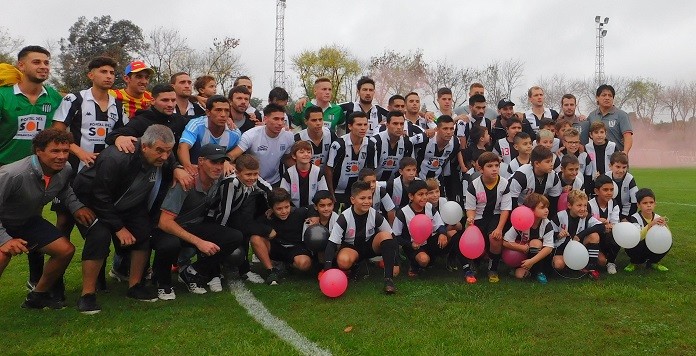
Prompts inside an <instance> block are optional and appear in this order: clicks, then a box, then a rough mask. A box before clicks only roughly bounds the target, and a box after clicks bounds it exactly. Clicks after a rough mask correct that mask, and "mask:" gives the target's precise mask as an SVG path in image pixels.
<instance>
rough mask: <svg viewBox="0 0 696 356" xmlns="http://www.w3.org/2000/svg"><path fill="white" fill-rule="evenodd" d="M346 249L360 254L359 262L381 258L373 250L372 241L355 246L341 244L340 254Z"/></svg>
mask: <svg viewBox="0 0 696 356" xmlns="http://www.w3.org/2000/svg"><path fill="white" fill-rule="evenodd" d="M344 248H349V249H352V250H354V251H356V252H357V253H358V261H362V260H365V259H368V258H372V257H377V256H379V254H378V253H376V252H375V251H374V250H373V249H372V240H369V241H366V242H363V243H361V244H355V245H354V244H349V243H345V242H344V243H342V244H341V248H340V249H339V252H340V251H341V250H342V249H344Z"/></svg>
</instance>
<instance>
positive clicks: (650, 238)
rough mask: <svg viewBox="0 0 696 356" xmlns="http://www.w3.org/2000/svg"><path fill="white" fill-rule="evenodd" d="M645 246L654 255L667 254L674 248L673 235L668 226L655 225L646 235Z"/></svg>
mask: <svg viewBox="0 0 696 356" xmlns="http://www.w3.org/2000/svg"><path fill="white" fill-rule="evenodd" d="M645 245H646V246H648V250H650V251H651V252H653V253H665V252H667V251H669V249H670V247H672V233H671V232H670V231H669V229H668V228H667V226H662V225H655V226H653V227H651V228H650V230H648V233H647V234H646V235H645Z"/></svg>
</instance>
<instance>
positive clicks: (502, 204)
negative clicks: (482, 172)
mask: <svg viewBox="0 0 696 356" xmlns="http://www.w3.org/2000/svg"><path fill="white" fill-rule="evenodd" d="M464 201H465V208H466V210H475V211H476V217H475V218H474V219H475V220H479V219H482V218H488V217H491V216H492V215H500V213H501V211H504V210H508V211H510V210H512V199H511V198H510V189H509V188H508V181H507V179H505V178H503V177H499V179H498V182H497V183H496V184H495V186H493V188H491V189H488V187H486V185H485V184H484V183H483V180H482V177H480V176H479V177H478V178H476V179H474V180H473V181H471V183H469V186H468V188H467V190H466V199H465V200H464Z"/></svg>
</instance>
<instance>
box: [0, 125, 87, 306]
mask: <svg viewBox="0 0 696 356" xmlns="http://www.w3.org/2000/svg"><path fill="white" fill-rule="evenodd" d="M72 143H73V140H72V136H71V135H70V133H69V132H65V131H59V130H55V129H47V130H43V131H41V132H40V133H39V134H38V135H36V136H35V137H34V139H33V140H32V145H33V150H34V154H33V155H31V156H29V157H27V158H24V159H22V160H19V161H17V162H14V163H10V164H8V165H6V166H3V167H2V168H0V276H2V272H3V271H4V270H5V267H7V265H8V264H9V263H10V259H11V258H12V256H14V255H18V254H21V253H28V252H29V251H32V250H36V251H40V252H42V253H45V254H47V255H49V256H51V257H50V259H49V260H48V262H47V263H46V266H45V268H44V270H43V274H42V275H41V278H40V279H39V282H38V283H37V284H36V287H35V288H34V290H33V291H31V292H29V294H28V295H27V299H26V300H25V301H24V304H22V308H31V309H43V308H46V307H49V308H53V309H62V308H63V307H65V304H64V303H63V302H64V298H65V296H64V295H63V291H58V293H53V294H52V293H50V290H51V288H52V287H53V285H54V284H55V282H56V281H57V280H58V279H60V278H62V276H63V273H65V269H66V268H67V267H68V264H69V263H70V260H71V259H72V257H73V254H74V253H75V246H73V244H71V243H70V241H69V240H68V239H67V238H66V237H65V236H63V233H62V232H60V231H59V230H58V229H57V228H56V227H55V226H54V225H53V224H51V223H50V222H48V221H46V219H44V218H43V217H41V211H42V209H43V207H44V205H46V204H48V202H50V201H52V200H53V199H54V198H56V197H58V198H59V199H60V200H61V201H62V202H64V203H65V206H67V207H68V208H69V209H70V211H71V212H72V213H73V215H74V216H75V220H77V222H79V223H80V224H82V225H85V226H89V225H91V224H92V222H93V221H94V213H93V212H92V211H91V210H90V209H88V208H86V207H85V206H84V204H82V203H81V202H80V201H79V200H77V197H75V193H73V190H72V188H71V187H70V184H69V178H70V175H71V172H72V169H71V167H70V165H67V166H66V162H67V161H68V155H69V153H70V144H72Z"/></svg>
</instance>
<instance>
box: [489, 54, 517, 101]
mask: <svg viewBox="0 0 696 356" xmlns="http://www.w3.org/2000/svg"><path fill="white" fill-rule="evenodd" d="M523 77H524V62H523V61H522V60H520V59H512V58H511V59H508V60H506V61H504V62H500V61H499V60H494V61H492V62H491V63H489V64H487V65H486V66H485V67H484V68H483V70H481V71H480V74H479V79H480V80H481V82H482V84H483V86H484V87H485V88H486V91H487V93H488V94H487V99H488V101H489V102H498V101H499V100H501V99H503V98H510V97H511V96H512V92H513V90H515V89H516V88H517V87H519V86H520V84H522V78H523ZM525 102H526V100H525Z"/></svg>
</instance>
